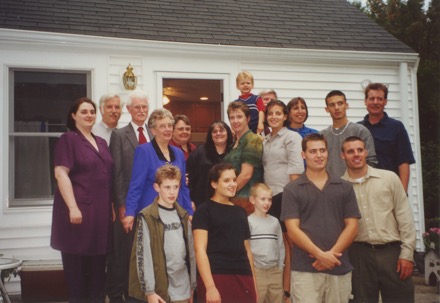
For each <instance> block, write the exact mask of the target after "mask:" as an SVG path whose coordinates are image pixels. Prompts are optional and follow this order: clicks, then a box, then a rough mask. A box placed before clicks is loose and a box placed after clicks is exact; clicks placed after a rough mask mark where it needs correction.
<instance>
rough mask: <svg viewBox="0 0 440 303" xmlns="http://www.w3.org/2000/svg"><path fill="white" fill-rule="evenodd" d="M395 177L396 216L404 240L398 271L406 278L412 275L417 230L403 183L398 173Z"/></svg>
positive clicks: (401, 239) (403, 278) (401, 277)
mask: <svg viewBox="0 0 440 303" xmlns="http://www.w3.org/2000/svg"><path fill="white" fill-rule="evenodd" d="M393 178H395V180H394V182H393V183H394V188H393V191H394V192H393V197H394V201H393V203H394V216H395V218H396V221H397V228H398V230H399V233H400V241H401V242H402V244H401V251H400V255H399V259H398V261H397V269H396V271H397V272H399V273H400V279H401V280H405V279H406V278H408V277H409V276H411V274H412V271H413V267H414V264H413V255H414V248H415V243H416V232H415V225H414V218H413V214H412V211H411V208H410V206H409V201H408V197H407V196H406V193H405V190H404V189H403V185H402V184H401V182H400V179H398V178H397V176H396V175H393Z"/></svg>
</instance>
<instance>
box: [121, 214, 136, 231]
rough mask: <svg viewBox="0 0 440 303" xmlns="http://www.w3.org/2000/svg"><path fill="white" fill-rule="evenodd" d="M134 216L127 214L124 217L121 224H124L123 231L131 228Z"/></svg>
mask: <svg viewBox="0 0 440 303" xmlns="http://www.w3.org/2000/svg"><path fill="white" fill-rule="evenodd" d="M133 223H134V217H133V216H127V217H125V218H124V220H123V222H122V224H123V225H124V229H125V232H126V233H127V234H128V233H129V231H130V230H133Z"/></svg>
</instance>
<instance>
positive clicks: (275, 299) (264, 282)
mask: <svg viewBox="0 0 440 303" xmlns="http://www.w3.org/2000/svg"><path fill="white" fill-rule="evenodd" d="M255 280H256V281H255V282H256V284H257V293H258V303H264V302H270V303H281V302H282V300H283V296H284V290H283V270H282V269H280V268H278V267H272V268H267V269H263V268H256V267H255Z"/></svg>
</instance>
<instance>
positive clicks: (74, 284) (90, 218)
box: [51, 98, 113, 303]
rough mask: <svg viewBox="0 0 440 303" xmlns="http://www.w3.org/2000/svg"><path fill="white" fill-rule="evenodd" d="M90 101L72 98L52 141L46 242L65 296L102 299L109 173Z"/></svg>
mask: <svg viewBox="0 0 440 303" xmlns="http://www.w3.org/2000/svg"><path fill="white" fill-rule="evenodd" d="M95 119H96V106H95V104H94V103H93V101H92V100H90V99H88V98H80V99H77V100H75V102H74V103H73V105H72V107H71V108H70V111H69V114H68V116H67V127H68V128H69V130H70V131H68V132H66V133H64V134H63V135H62V136H61V137H60V139H59V140H58V141H57V143H56V146H55V155H54V166H55V170H54V171H55V178H56V180H57V184H58V188H57V189H56V191H55V197H54V203H53V214H52V234H51V246H52V248H54V249H56V250H59V251H61V258H62V261H63V267H64V274H65V277H66V281H67V285H68V289H69V302H74V303H76V302H78V303H82V302H103V301H104V299H105V292H104V290H105V264H106V259H107V254H108V253H109V252H110V251H111V249H112V246H113V245H112V244H113V243H112V239H113V233H112V207H111V185H112V184H111V179H112V169H113V160H112V158H111V155H110V152H109V150H108V147H107V143H106V141H105V140H104V139H102V138H100V137H95V136H94V135H93V134H92V127H93V125H94V124H95Z"/></svg>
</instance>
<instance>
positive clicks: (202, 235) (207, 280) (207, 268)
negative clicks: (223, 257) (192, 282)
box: [193, 229, 221, 303]
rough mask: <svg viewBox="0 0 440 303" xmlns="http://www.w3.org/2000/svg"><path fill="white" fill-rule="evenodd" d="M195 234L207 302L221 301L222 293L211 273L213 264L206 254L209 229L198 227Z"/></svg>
mask: <svg viewBox="0 0 440 303" xmlns="http://www.w3.org/2000/svg"><path fill="white" fill-rule="evenodd" d="M193 234H194V249H195V253H196V263H197V268H198V270H199V274H200V277H201V278H202V281H203V284H205V288H206V302H207V303H220V302H221V301H220V300H221V298H220V293H219V292H218V290H217V288H216V287H215V284H214V279H213V277H212V273H211V265H210V264H209V259H208V255H207V254H206V250H207V247H208V231H207V230H204V229H196V230H194V231H193Z"/></svg>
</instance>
